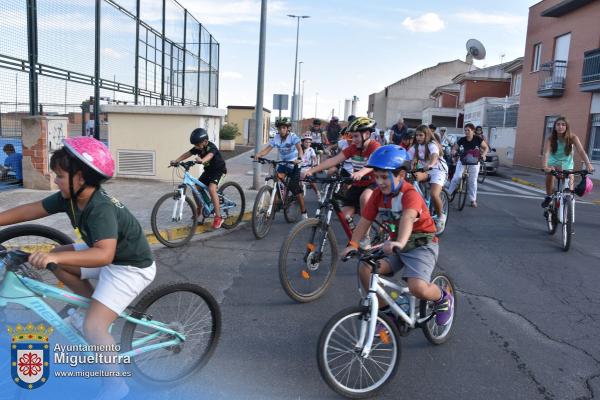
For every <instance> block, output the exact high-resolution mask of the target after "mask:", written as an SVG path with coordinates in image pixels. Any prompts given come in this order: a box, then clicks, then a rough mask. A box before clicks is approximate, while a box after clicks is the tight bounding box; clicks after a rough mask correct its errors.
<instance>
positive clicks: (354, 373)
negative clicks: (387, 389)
mask: <svg viewBox="0 0 600 400" xmlns="http://www.w3.org/2000/svg"><path fill="white" fill-rule="evenodd" d="M395 250H397V249H395ZM383 256H384V254H383V251H382V250H381V249H377V250H358V251H352V252H350V253H349V254H348V255H347V256H345V257H344V259H343V261H348V260H349V259H350V258H354V257H355V258H359V259H360V261H362V262H365V263H367V264H368V265H370V266H371V268H372V273H371V279H370V282H371V283H370V287H369V290H368V294H366V295H365V294H364V291H363V290H362V289H359V290H360V291H361V294H362V300H361V303H360V305H359V306H355V307H350V308H347V309H345V310H342V311H340V312H339V313H337V314H336V315H334V316H333V317H332V318H331V319H330V320H329V321H328V322H327V324H326V325H325V327H324V328H323V331H322V332H321V335H320V337H319V344H318V349H317V361H318V364H319V372H320V373H321V376H322V377H323V379H324V380H325V382H326V383H327V384H328V385H329V387H330V388H331V389H333V390H334V391H335V392H337V393H338V394H341V395H342V396H346V397H349V398H354V399H359V398H365V397H369V396H373V395H374V394H375V393H376V392H377V391H379V390H380V389H381V388H382V387H383V386H384V385H385V384H387V383H388V382H389V381H390V380H391V379H392V378H393V377H394V376H395V374H396V372H397V370H398V365H399V362H400V355H401V352H400V337H401V336H406V335H407V334H408V333H410V331H412V330H413V329H415V328H421V329H422V330H423V333H424V334H425V337H426V338H427V340H428V341H429V342H430V343H432V344H435V345H440V344H442V343H444V342H446V341H447V340H448V338H449V337H450V334H451V333H452V327H453V323H454V318H455V316H456V295H457V293H456V288H455V286H454V284H453V282H452V280H451V279H450V277H448V275H446V274H445V273H443V272H441V271H439V270H438V269H437V268H436V269H435V270H434V272H433V273H432V276H431V282H432V283H434V284H436V285H437V286H438V287H440V289H443V290H445V291H446V292H447V293H449V294H452V296H454V313H453V315H452V317H451V319H450V321H449V322H448V323H447V324H446V325H444V326H439V325H437V324H436V322H435V320H434V317H435V310H434V307H433V302H430V301H425V300H419V299H417V298H415V297H414V296H412V295H411V294H410V292H409V290H408V288H407V287H406V286H403V285H398V284H396V283H394V282H391V281H389V280H387V279H384V278H382V277H381V276H380V275H379V273H378V268H379V263H378V260H379V259H381V258H382V257H383ZM359 265H360V264H359ZM359 287H360V284H359ZM378 296H379V297H381V299H382V300H383V302H384V303H385V304H387V305H389V307H390V310H391V311H392V313H393V316H394V317H392V315H390V314H389V313H383V312H380V310H379V298H378Z"/></svg>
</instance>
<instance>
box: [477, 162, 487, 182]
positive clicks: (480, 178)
mask: <svg viewBox="0 0 600 400" xmlns="http://www.w3.org/2000/svg"><path fill="white" fill-rule="evenodd" d="M486 176H487V168H486V167H485V163H484V162H481V163H480V164H479V175H478V176H477V181H478V182H479V183H483V182H484V181H485V177H486Z"/></svg>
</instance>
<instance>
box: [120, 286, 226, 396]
mask: <svg viewBox="0 0 600 400" xmlns="http://www.w3.org/2000/svg"><path fill="white" fill-rule="evenodd" d="M132 316H133V317H135V318H138V319H140V320H145V321H148V322H149V323H148V325H147V326H146V325H141V324H137V323H135V322H131V321H128V322H127V323H126V324H125V326H124V327H123V333H122V335H121V346H122V347H123V352H128V351H130V350H135V349H139V350H140V351H139V353H137V354H136V355H135V356H134V357H133V358H132V360H131V361H132V362H131V365H132V368H133V370H134V375H133V376H134V377H136V378H140V379H141V380H142V381H143V382H144V383H148V384H151V385H160V384H173V383H176V382H179V381H182V380H184V379H186V378H188V377H190V376H191V375H193V374H194V373H196V372H197V371H199V370H200V369H201V368H202V367H203V366H204V365H205V364H206V363H207V362H208V360H209V358H210V357H211V355H212V354H213V352H214V351H215V348H216V346H217V342H218V341H219V335H220V333H221V311H220V310H219V306H218V304H217V302H216V301H215V299H214V298H213V297H212V296H211V294H210V293H209V292H208V291H206V290H205V289H204V288H202V287H200V286H198V285H195V284H192V283H170V284H167V285H163V286H159V287H157V288H155V289H153V290H152V291H150V292H148V293H147V294H146V295H145V296H143V297H142V298H141V299H140V301H139V302H138V303H137V304H136V306H135V307H134V308H133V312H132ZM156 325H160V326H166V327H168V328H169V329H171V330H174V331H177V332H178V333H180V334H182V335H183V336H184V337H185V340H183V341H180V342H179V343H177V344H173V345H170V346H166V347H160V348H157V349H154V350H150V351H144V349H147V346H153V345H154V346H156V345H160V344H161V343H165V342H169V341H173V340H174V339H176V338H177V337H176V336H175V335H169V334H167V333H162V332H160V331H158V330H156V329H155V328H153V326H156Z"/></svg>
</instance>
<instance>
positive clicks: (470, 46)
mask: <svg viewBox="0 0 600 400" xmlns="http://www.w3.org/2000/svg"><path fill="white" fill-rule="evenodd" d="M467 53H468V55H470V56H472V57H473V58H474V59H476V60H483V59H484V58H485V47H483V44H482V43H481V42H480V41H479V40H477V39H469V40H467Z"/></svg>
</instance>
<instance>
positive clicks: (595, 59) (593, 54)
mask: <svg viewBox="0 0 600 400" xmlns="http://www.w3.org/2000/svg"><path fill="white" fill-rule="evenodd" d="M579 87H580V88H581V91H582V92H598V91H600V49H596V50H590V51H586V52H585V53H584V57H583V70H582V71H581V83H580V84H579Z"/></svg>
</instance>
